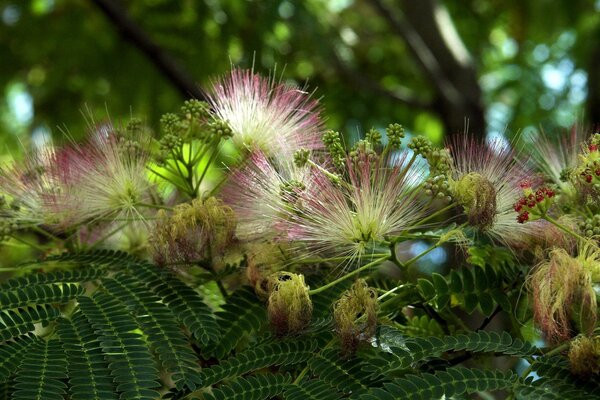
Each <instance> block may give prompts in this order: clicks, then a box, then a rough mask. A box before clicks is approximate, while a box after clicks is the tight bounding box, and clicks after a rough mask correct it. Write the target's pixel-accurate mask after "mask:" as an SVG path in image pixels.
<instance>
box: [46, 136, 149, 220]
mask: <svg viewBox="0 0 600 400" xmlns="http://www.w3.org/2000/svg"><path fill="white" fill-rule="evenodd" d="M146 144H147V143H145V142H144V139H143V138H140V140H127V139H125V138H122V137H118V136H117V135H115V134H114V132H113V131H112V130H103V129H100V130H98V131H97V132H96V133H95V136H94V137H92V139H91V140H90V141H89V142H88V143H86V144H83V145H72V146H70V147H68V148H66V149H64V150H62V153H61V155H60V157H59V158H58V159H57V162H58V165H59V168H60V170H62V171H63V174H64V175H65V178H64V181H65V188H64V192H63V193H62V194H61V196H60V197H59V199H60V200H59V201H58V202H57V207H58V211H60V212H64V213H65V214H68V218H67V222H68V223H69V224H72V225H76V224H80V223H83V222H94V221H97V220H100V219H101V220H113V219H116V218H125V219H127V218H133V219H143V215H144V214H143V209H145V207H146V206H147V205H148V204H149V203H151V202H152V198H151V194H152V189H153V186H152V184H151V183H150V181H149V180H148V178H147V169H146V167H147V163H148V154H147V153H146V151H145V149H144V147H145V146H146Z"/></svg>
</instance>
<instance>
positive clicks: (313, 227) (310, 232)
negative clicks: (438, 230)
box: [287, 152, 425, 266]
mask: <svg viewBox="0 0 600 400" xmlns="http://www.w3.org/2000/svg"><path fill="white" fill-rule="evenodd" d="M407 160H408V152H403V153H401V154H399V155H396V156H379V155H376V154H372V153H366V152H359V153H358V154H353V155H352V156H349V157H348V158H347V159H346V162H345V166H346V168H345V171H343V173H342V176H343V177H344V178H343V179H339V180H338V179H332V176H331V174H328V173H326V172H325V171H323V170H322V169H315V168H313V169H312V173H311V180H310V182H309V184H308V185H307V188H306V190H304V191H303V192H301V193H300V199H301V202H300V207H301V208H299V210H298V211H297V212H295V213H294V214H291V215H290V217H289V218H288V221H287V225H288V229H287V234H288V238H289V239H290V240H296V241H299V242H303V243H305V244H306V245H307V246H308V248H309V249H310V250H312V251H314V252H316V253H319V254H332V255H334V256H341V257H345V258H346V259H347V262H346V264H347V266H350V265H351V264H352V263H353V262H354V261H355V260H357V259H359V258H362V257H363V256H365V255H366V256H368V255H369V253H371V252H374V251H375V250H374V249H375V248H376V247H377V245H380V244H382V243H383V242H385V241H387V240H389V239H390V237H391V236H393V235H396V234H400V233H401V232H405V231H408V230H411V229H414V228H416V225H417V224H418V222H419V221H420V220H421V219H422V218H423V215H424V207H423V205H422V204H420V201H421V197H423V196H421V194H422V192H423V190H422V186H421V185H419V184H418V183H419V182H420V181H421V180H422V179H423V175H424V174H425V171H424V170H423V168H422V167H421V166H419V165H418V164H415V163H414V159H412V161H407Z"/></svg>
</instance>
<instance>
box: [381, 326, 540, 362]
mask: <svg viewBox="0 0 600 400" xmlns="http://www.w3.org/2000/svg"><path fill="white" fill-rule="evenodd" d="M463 350H464V351H469V352H491V353H501V354H506V355H513V356H519V357H525V356H530V355H532V354H534V353H535V352H536V351H537V349H536V347H534V346H532V345H531V344H529V343H526V342H523V341H522V340H520V339H513V338H512V337H511V336H510V335H509V334H508V333H506V332H503V333H502V334H498V333H496V332H486V331H479V332H471V333H470V334H468V335H457V336H445V337H442V338H438V337H428V338H409V339H405V340H404V341H403V342H402V344H401V347H400V346H398V347H396V346H394V347H391V351H392V353H393V354H394V355H395V356H396V357H397V359H396V360H395V361H394V362H393V363H392V364H391V365H388V368H389V369H396V368H397V369H404V368H408V367H410V366H411V365H412V364H414V363H415V362H419V361H422V360H425V359H428V358H436V357H439V356H440V355H441V354H442V353H445V352H448V351H463Z"/></svg>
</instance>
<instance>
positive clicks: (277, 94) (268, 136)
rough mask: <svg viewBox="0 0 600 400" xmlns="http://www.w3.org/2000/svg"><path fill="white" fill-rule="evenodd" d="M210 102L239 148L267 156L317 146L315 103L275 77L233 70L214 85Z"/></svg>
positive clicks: (318, 121)
mask: <svg viewBox="0 0 600 400" xmlns="http://www.w3.org/2000/svg"><path fill="white" fill-rule="evenodd" d="M209 103H210V105H211V106H212V108H213V112H214V113H215V115H216V116H217V117H218V118H219V119H221V120H223V121H226V122H227V123H228V124H229V126H230V128H231V129H232V131H233V137H232V140H233V142H234V143H236V144H237V145H238V146H241V147H245V148H248V149H251V150H254V149H258V150H261V151H262V152H264V153H265V154H267V155H269V156H272V155H279V154H280V153H281V152H283V153H285V154H286V155H292V154H293V152H294V151H296V150H297V149H299V148H303V147H304V148H310V149H312V148H316V147H319V146H320V135H321V131H322V123H321V119H320V117H319V110H318V102H317V101H316V100H314V99H311V95H310V93H307V92H305V91H303V90H301V89H299V88H297V87H294V86H291V85H287V84H283V83H279V82H277V81H276V80H275V79H274V78H268V79H267V78H264V77H261V76H260V75H258V74H255V73H254V72H253V71H252V70H241V69H237V68H234V69H233V70H232V71H231V73H230V74H229V75H227V76H225V77H224V78H223V79H221V80H219V81H217V82H215V83H214V84H213V87H212V90H211V91H210V93H209Z"/></svg>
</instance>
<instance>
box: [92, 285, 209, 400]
mask: <svg viewBox="0 0 600 400" xmlns="http://www.w3.org/2000/svg"><path fill="white" fill-rule="evenodd" d="M102 284H103V286H104V287H105V288H106V290H107V291H108V293H110V294H111V295H113V296H114V297H116V298H117V299H119V300H120V301H121V302H123V303H124V304H125V305H126V306H127V307H128V308H129V309H130V311H131V312H132V313H133V315H135V318H136V319H137V321H138V323H139V324H140V327H141V328H142V330H143V331H144V333H145V334H146V335H147V336H148V343H149V344H150V348H151V349H152V351H153V352H154V353H155V354H156V355H157V356H158V359H159V360H160V364H161V366H162V367H163V368H164V369H165V370H166V371H167V372H170V373H173V376H172V378H173V381H174V382H175V386H176V388H177V389H181V388H182V387H183V386H184V385H185V386H187V387H188V388H189V389H190V390H195V389H196V386H197V385H198V384H200V375H199V371H198V368H197V364H196V355H195V353H194V352H193V351H192V348H191V347H190V345H189V342H188V341H187V339H186V337H185V335H184V334H183V332H182V330H181V328H180V327H179V324H178V323H177V321H176V320H175V318H174V317H173V315H172V314H171V312H170V311H169V309H168V308H167V306H165V305H164V304H163V303H161V302H160V299H159V298H158V297H156V296H155V295H153V294H152V293H151V292H150V291H148V289H146V288H145V287H143V286H141V285H139V284H138V280H137V279H135V278H134V277H131V276H126V275H123V274H120V275H117V276H116V277H115V278H114V279H104V280H103V281H102Z"/></svg>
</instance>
